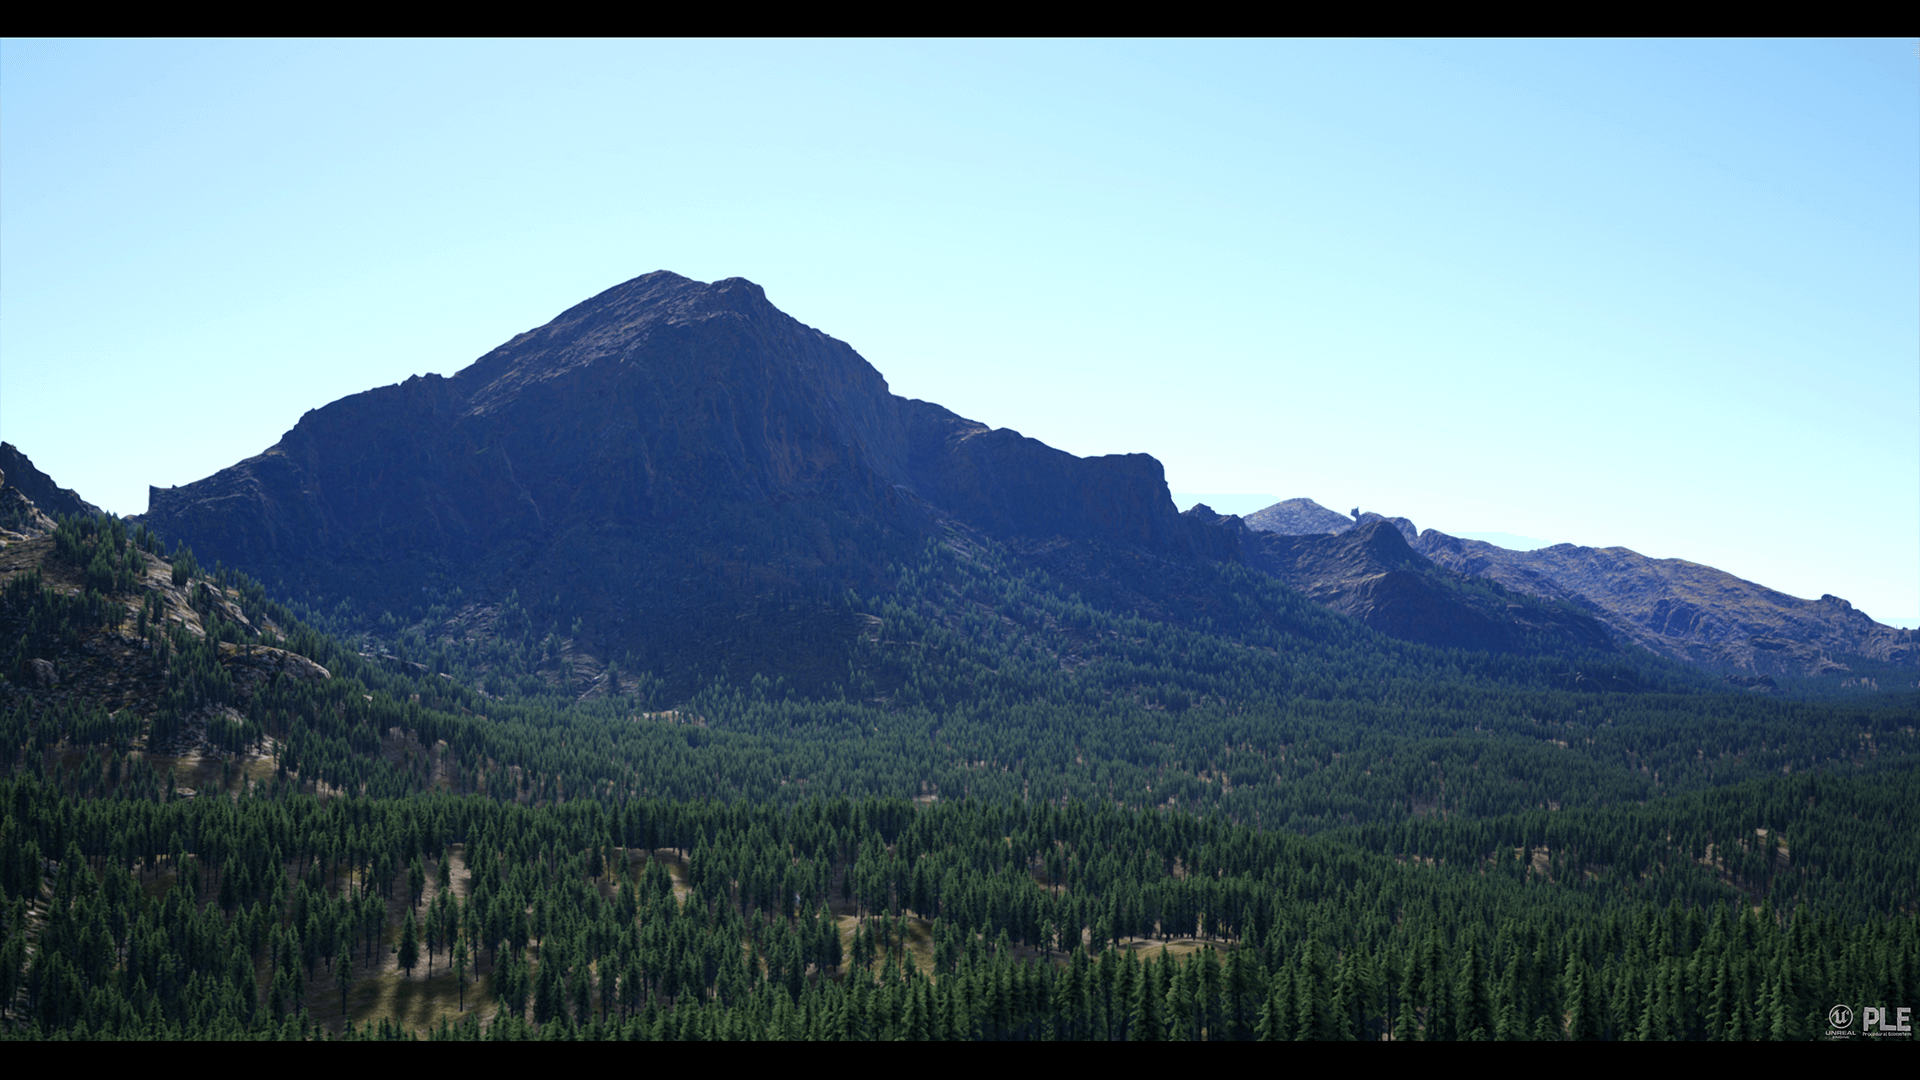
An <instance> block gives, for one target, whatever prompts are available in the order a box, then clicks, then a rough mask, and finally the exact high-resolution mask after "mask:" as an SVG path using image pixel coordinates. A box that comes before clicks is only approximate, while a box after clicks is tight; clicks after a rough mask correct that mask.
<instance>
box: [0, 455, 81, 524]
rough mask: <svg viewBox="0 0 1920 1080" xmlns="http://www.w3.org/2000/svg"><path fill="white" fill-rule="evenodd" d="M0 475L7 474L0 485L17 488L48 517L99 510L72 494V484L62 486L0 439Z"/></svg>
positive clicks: (25, 456)
mask: <svg viewBox="0 0 1920 1080" xmlns="http://www.w3.org/2000/svg"><path fill="white" fill-rule="evenodd" d="M0 475H4V476H5V478H6V479H5V481H4V482H0V487H5V488H12V489H13V490H15V491H17V492H19V493H20V494H21V495H22V496H25V497H26V498H27V499H29V500H31V501H32V502H33V504H34V505H35V506H37V507H39V509H40V511H41V512H42V513H44V514H46V515H47V516H48V517H59V516H60V515H62V514H67V515H77V514H86V515H93V514H98V513H99V512H100V508H99V507H97V506H95V505H93V504H92V503H90V502H88V501H87V500H85V499H82V498H81V497H80V496H79V495H76V494H74V492H73V490H72V489H71V488H63V487H61V486H60V485H59V484H56V483H54V482H53V477H51V476H48V475H47V474H46V473H43V472H41V471H40V470H39V469H36V468H34V466H33V462H32V461H30V460H28V458H27V455H25V454H23V453H21V452H20V449H19V447H16V446H14V445H13V444H12V443H10V442H0Z"/></svg>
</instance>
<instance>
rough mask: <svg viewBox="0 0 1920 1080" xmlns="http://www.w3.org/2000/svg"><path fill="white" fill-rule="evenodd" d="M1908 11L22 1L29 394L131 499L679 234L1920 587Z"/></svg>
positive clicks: (5, 405) (1885, 594)
mask: <svg viewBox="0 0 1920 1080" xmlns="http://www.w3.org/2000/svg"><path fill="white" fill-rule="evenodd" d="M1917 82H1920V57H1917V56H1916V46H1915V42H1914V41H1912V40H1894V41H1747V40H1742V41H1671V42H1668V41H1628V42H1617V41H1595V42H1588V41H1544V42H1527V41H1506V40H1502V41H1491V42H1476V41H1451V40H1450V41H1372V40H1369V41H1346V42H1340V41H1336V42H1312V41H1284V42H1198V41H1179V42H1166V43H1162V42H1150V41H1125V42H1085V43H1081V42H1060V41H1046V42H958V43H943V42H917V41H916V42H892V43H890V42H878V41H857V42H844V43H843V42H821V41H806V42H734V41H728V42H717V43H704V42H657V41H647V42H611V41H591V42H554V41H539V42H526V43H521V42H504V41H459V42H447V43H436V42H421V41H398V42H304V41H303V42H244V41H217V42H204V43H202V42H191V41H134V42H113V41H82V42H62V41H31V40H8V41H5V42H4V43H0V437H4V438H5V439H7V440H9V441H12V442H14V443H16V444H18V445H19V446H20V447H21V448H22V449H23V450H25V451H26V452H27V453H28V454H29V455H30V456H31V457H32V458H33V459H34V461H35V462H36V463H37V464H39V465H40V466H41V467H42V468H43V469H45V470H47V471H48V472H50V473H51V474H52V475H53V476H54V477H55V478H56V479H58V480H59V481H60V482H61V483H63V484H66V485H68V486H71V487H74V488H76V489H78V490H79V491H80V493H81V494H82V495H84V496H85V497H87V498H89V499H91V500H93V501H94V502H97V503H99V504H101V505H102V506H105V507H107V508H109V509H112V510H115V511H118V512H120V513H138V512H140V511H142V510H144V509H145V507H146V486H147V485H148V484H157V485H167V484H179V483H186V482H189V481H192V480H196V479H199V478H200V477H203V476H206V475H208V474H210V473H212V472H214V471H216V470H218V469H220V468H222V467H224V466H226V465H229V464H232V463H233V462H235V461H237V460H239V459H241V458H244V457H247V456H250V455H252V454H255V453H258V452H259V451H260V450H262V449H264V448H266V447H267V446H270V445H272V444H273V443H274V442H275V441H277V440H278V438H279V436H280V434H281V433H282V432H283V431H285V430H286V429H287V428H288V427H290V426H291V425H292V424H293V423H294V422H295V421H296V420H297V419H299V417H300V414H301V413H302V412H304V411H305V410H307V409H310V408H314V407H317V406H319V405H322V404H325V403H326V402H328V401H331V400H333V399H335V398H338V397H341V396H344V395H346V394H351V393H355V392H357V391H360V390H364V389H367V388H369V387H372V386H377V385H382V384H386V383H393V382H398V381H400V380H403V379H405V378H407V377H408V376H410V375H414V374H418V373H423V372H429V371H433V372H441V373H451V372H453V371H456V370H458V369H459V368H461V367H463V366H465V365H466V364H467V363H469V362H471V361H472V360H473V359H474V358H476V357H478V356H479V355H480V354H482V353H483V352H485V351H487V350H488V349H490V348H492V347H493V346H495V345H497V344H499V343H500V342H501V341H503V340H505V339H507V338H508V337H510V336H512V335H513V334H515V333H518V332H520V331H522V330H526V329H529V328H531V327H534V326H537V325H539V324H541V323H543V322H545V321H546V320H548V319H549V318H551V317H552V316H554V315H555V314H557V313H559V312H560V311H561V310H562V309H564V308H566V307H568V306H569V305H571V304H573V303H576V302H578V301H579V300H581V299H584V298H585V297H587V296H589V295H591V294H593V293H595V292H598V291H599V290H601V289H605V288H607V287H608V286H611V285H614V284H616V283H618V282H620V281H624V280H626V279H628V278H630V277H633V276H635V275H638V274H642V273H646V272H648V271H651V270H655V269H662V268H664V269H669V270H674V271H676V272H679V273H682V274H686V275H688V276H690V277H694V278H699V279H702V280H713V279H716V278H721V277H730V276H736V275H737V276H742V277H747V278H751V279H752V280H754V281H756V282H759V283H760V284H761V285H763V286H764V287H765V288H766V291H767V295H768V296H769V298H771V299H772V300H773V302H774V303H775V304H777V305H779V306H780V307H781V308H782V309H784V310H786V311H787V312H789V313H790V314H792V315H794V316H795V317H796V318H798V319H800V320H801V321H802V322H805V323H808V324H810V325H813V326H816V327H819V328H821V329H823V330H825V331H826V332H828V333H830V334H832V335H834V336H836V337H839V338H841V339H843V340H845V341H847V342H849V343H851V344H852V345H853V346H854V347H855V348H856V349H858V350H859V351H860V352H861V354H862V355H864V356H865V357H866V358H867V359H868V360H869V361H871V362H872V363H873V364H874V366H876V367H877V368H879V369H880V371H881V372H882V373H883V374H884V375H886V377H887V378H888V380H889V381H890V383H891V384H892V386H893V388H894V390H895V392H897V393H901V394H905V395H908V396H913V397H921V398H927V399H929V400H933V401H938V402H940V403H942V404H944V405H946V406H948V407H950V408H952V409H954V410H955V411H957V412H959V413H961V414H963V415H966V416H970V417H973V418H976V419H979V420H982V421H985V422H988V423H991V424H995V425H998V426H1003V427H1011V428H1016V429H1018V430H1020V431H1021V432H1023V433H1025V434H1028V435H1031V436H1033V437H1035V438H1039V439H1042V440H1044V441H1046V442H1048V443H1051V444H1052V445H1055V446H1058V447H1061V448H1063V449H1065V450H1069V451H1072V452H1074V453H1077V454H1102V453H1114V452H1127V451H1145V452H1148V453H1151V454H1153V455H1155V456H1156V457H1158V458H1159V459H1160V460H1161V461H1162V462H1164V463H1165V465H1166V468H1167V477H1168V480H1169V482H1170V485H1171V486H1172V488H1173V489H1174V490H1176V491H1185V492H1227V493H1236V492H1237V493H1254V492H1265V493H1271V494H1274V495H1276V496H1279V497H1292V496H1299V495H1304V496H1308V497H1311V498H1314V499H1316V500H1318V501H1320V502H1321V503H1323V504H1325V505H1327V506H1330V507H1333V508H1335V509H1338V510H1341V511H1345V510H1347V509H1349V508H1350V507H1352V506H1355V505H1358V506H1360V507H1362V508H1364V509H1370V510H1378V511H1380V512H1383V513H1388V514H1403V515H1406V516H1408V517H1410V518H1412V519H1413V520H1414V521H1415V522H1416V523H1418V524H1419V525H1420V526H1422V527H1434V528H1440V529H1445V530H1447V531H1449V532H1472V531H1489V530H1501V531H1505V532H1510V533H1515V534H1520V535H1524V536H1533V537H1539V538H1542V539H1545V540H1549V541H1571V542H1577V543H1585V544H1595V545H1612V544H1618V545H1624V546H1627V547H1631V548H1633V549H1635V550H1637V551H1641V552H1644V553H1646V554H1648V555H1654V556H1659V557H1680V558H1687V559H1691V560H1693V561H1696V562H1702V563H1708V564H1711V565H1714V566H1719V567H1721V568H1723V569H1726V570H1729V571H1732V572H1734V573H1737V574H1739V575H1741V576H1743V577H1747V578H1751V579H1753V580H1756V581H1760V582H1762V583H1765V584H1767V585H1770V586H1772V587H1774V588H1778V589H1781V590H1783V591H1785V592H1789V593H1793V594H1795V595H1800V596H1818V595H1820V594H1821V593H1824V592H1831V593H1835V594H1837V595H1840V596H1844V597H1846V598H1848V599H1849V600H1852V601H1853V602H1854V604H1855V605H1856V606H1858V607H1861V608H1862V609H1864V610H1866V611H1867V612H1868V613H1869V614H1871V615H1873V616H1875V617H1877V618H1880V619H1882V620H1883V621H1891V620H1895V619H1899V620H1912V619H1914V618H1916V617H1920V268H1917V263H1920V255H1917V254H1916V252H1917V251H1920V194H1917V193H1920V94H1916V83H1917Z"/></svg>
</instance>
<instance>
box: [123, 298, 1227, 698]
mask: <svg viewBox="0 0 1920 1080" xmlns="http://www.w3.org/2000/svg"><path fill="white" fill-rule="evenodd" d="M144 520H145V522H146V523H147V524H148V525H150V526H151V527H152V528H154V529H155V530H156V531H158V532H160V533H162V534H163V535H165V536H167V537H169V538H170V539H174V540H177V541H184V542H186V543H188V544H190V545H191V546H192V547H193V548H194V550H195V552H196V553H197V555H198V556H199V558H200V559H201V561H202V562H205V563H209V564H211V563H213V562H215V561H216V560H218V561H221V562H224V563H226V564H229V565H233V566H237V567H241V568H244V569H245V570H247V571H248V572H249V573H251V574H252V575H254V576H255V577H257V578H259V579H261V580H262V581H264V582H267V583H269V584H270V585H271V584H279V585H282V586H284V587H285V588H287V589H289V590H292V591H293V592H295V593H298V594H301V595H306V596H315V597H318V596H325V597H328V598H330V599H331V598H346V599H351V600H352V601H353V602H355V603H357V604H359V605H361V606H362V607H364V608H365V609H366V610H368V611H369V612H378V611H381V610H383V609H384V610H388V611H395V612H397V613H398V614H400V615H402V616H404V615H405V614H406V613H407V612H408V611H409V610H410V609H413V608H419V607H426V606H428V605H430V604H432V603H434V602H436V601H441V602H447V603H449V604H452V605H454V606H458V604H459V601H458V600H457V599H454V600H449V599H447V598H449V597H455V596H464V595H465V594H466V593H468V592H472V593H474V594H475V597H472V598H469V601H468V602H469V603H473V604H479V603H480V600H481V599H484V600H485V601H486V602H488V603H493V604H496V605H497V604H498V603H499V602H500V601H502V600H503V599H504V598H506V597H508V596H510V595H511V596H513V597H515V598H517V600H518V601H519V602H521V603H523V604H525V605H527V606H528V607H529V608H530V609H531V611H532V613H533V616H534V618H535V620H536V622H537V624H538V625H537V626H536V633H537V631H538V630H541V629H549V628H558V629H559V630H560V631H561V632H564V631H565V630H566V629H568V628H569V627H571V626H574V625H575V624H576V621H577V625H578V627H579V629H580V631H583V632H584V633H585V636H586V637H587V638H589V639H590V640H591V641H592V649H593V651H595V652H598V653H601V654H602V655H605V656H614V655H619V654H623V653H631V654H633V655H634V656H635V657H636V659H637V660H639V661H640V662H642V663H644V664H647V665H648V666H650V667H655V668H661V669H668V670H673V669H687V671H688V672H689V675H688V678H689V679H691V680H693V681H699V680H700V679H704V678H705V676H706V674H709V673H711V670H712V668H713V667H714V665H715V664H716V663H722V662H724V660H725V659H726V658H727V657H743V658H747V659H751V660H752V661H753V663H754V664H755V665H756V666H759V667H763V668H766V669H768V670H770V671H779V672H781V673H784V674H788V675H792V676H799V675H802V674H804V673H805V672H807V671H809V670H815V669H821V668H825V669H834V668H837V669H838V670H842V671H844V669H845V664H844V662H841V661H838V660H836V659H834V658H835V656H836V655H838V652H839V651H840V650H842V649H843V648H844V647H845V646H846V645H847V644H848V643H849V642H850V641H851V640H852V638H853V636H854V635H855V634H856V633H857V632H858V630H859V625H858V622H857V620H853V619H852V618H851V617H850V616H848V615H846V614H845V613H835V612H834V611H833V610H832V609H831V606H830V605H828V604H826V603H824V600H823V598H825V599H831V598H833V597H835V596H837V595H838V594H839V593H840V592H842V591H844V590H845V589H848V588H853V589H856V590H861V589H865V590H871V589H873V588H875V587H876V586H877V585H878V584H879V583H880V582H881V580H882V578H883V576H884V571H885V567H886V565H887V564H888V563H890V562H897V561H903V560H905V559H908V558H911V557H914V556H915V555H916V554H917V552H918V551H919V549H920V547H921V546H922V544H923V542H924V540H925V539H926V538H927V537H930V536H933V535H935V534H937V533H938V532H939V531H940V530H941V528H942V527H943V524H944V523H946V522H948V521H957V522H959V523H961V524H963V525H964V526H965V527H966V528H969V529H973V530H977V531H979V532H980V533H982V534H984V535H987V536H991V537H995V538H998V539H1002V540H1008V541H1015V540H1019V541H1024V542H1027V543H1029V545H1030V546H1031V545H1036V544H1037V545H1041V546H1049V545H1050V546H1053V547H1058V546H1060V545H1073V544H1076V543H1081V542H1092V543H1094V544H1096V545H1100V544H1106V545H1117V546H1119V547H1122V548H1125V549H1127V550H1130V551H1142V552H1148V553H1152V554H1153V555H1155V556H1158V557H1164V558H1173V559H1188V558H1192V557H1193V556H1194V555H1195V547H1194V541H1193V538H1192V537H1191V536H1190V535H1189V531H1188V529H1187V527H1186V525H1185V524H1184V523H1183V522H1182V520H1181V518H1180V517H1179V515H1178V514H1177V513H1176V511H1175V509H1174V506H1173V503H1172V499H1171V497H1170V496H1169V495H1168V493H1167V488H1166V483H1165V479H1164V475H1163V472H1162V469H1161V466H1160V463H1159V462H1158V461H1156V460H1154V459H1153V458H1152V457H1149V456H1148V455H1145V454H1126V455H1111V456H1107V457H1095V458H1078V457H1074V456H1072V455H1070V454H1066V453H1064V452H1062V451H1059V450H1055V449H1053V448H1051V447H1048V446H1046V445H1045V444H1043V443H1040V442H1038V441H1036V440H1033V439H1029V438H1025V437H1023V436H1022V435H1020V434H1019V433H1018V432H1014V431H1008V430H1004V429H993V428H989V427H988V426H986V425H984V424H981V423H977V422H975V421H972V420H968V419H965V418H963V417H960V416H957V415H955V414H953V413H952V412H950V411H948V410H946V409H943V408H941V407H940V406H938V405H934V404H931V403H928V402H923V401H917V400H909V399H905V398H901V397H898V396H895V395H894V394H892V393H890V392H889V390H888V388H887V384H886V380H885V379H883V378H882V377H881V376H880V373H879V372H877V371H875V370H874V368H873V367H872V366H871V365H870V364H868V363H867V362H866V361H865V360H864V359H862V358H861V357H860V356H859V355H858V354H857V353H855V352H854V350H853V349H852V348H850V347H849V346H848V345H847V344H846V343H844V342H841V341H838V340H836V339H834V338H832V337H829V336H828V335H826V334H824V333H821V332H820V331H818V330H815V329H813V328H811V327H808V326H805V325H803V324H801V323H800V322H798V321H796V320H795V319H793V318H792V317H790V316H788V315H786V314H784V313H783V312H781V311H779V310H778V309H776V308H775V307H774V306H773V305H772V304H771V303H769V302H768V300H767V298H766V295H765V293H764V292H763V291H762V290H761V288H760V287H759V286H758V285H755V284H753V283H752V282H749V281H746V280H744V279H741V278H729V279H726V280H723V281H717V282H714V283H711V284H707V283H702V282H697V281H692V280H689V279H687V278H684V277H681V276H679V275H676V274H672V273H668V272H665V271H661V272H657V273H653V274H648V275H645V276H643V277H639V278H635V279H634V280H632V281H629V282H626V283H625V284H622V285H619V286H616V287H614V288H612V289H609V290H607V291H606V292H603V293H601V294H600V295H598V296H595V297H593V298H592V299H590V300H587V301H585V302H584V303H581V304H579V305H576V306H575V307H573V308H570V309H568V310H567V311H565V312H562V313H561V314H560V315H559V316H558V317H556V318H555V319H553V320H552V321H551V322H549V323H547V324H546V325H544V326H541V327H538V328H536V329H534V330H530V331H528V332H526V333H523V334H520V335H518V336H517V337H515V338H514V339H513V340H511V341H509V342H507V343H505V344H503V345H501V346H500V347H499V348H497V349H494V350H493V351H491V352H489V353H488V354H486V355H485V356H483V357H481V358H480V359H478V360H476V361H475V362H474V363H473V364H471V365H470V366H468V367H467V368H465V369H463V370H462V371H460V372H458V373H457V374H455V375H454V376H452V377H451V378H442V377H440V376H438V375H427V376H423V377H415V378H412V379H409V380H407V381H406V382H405V383H401V384H398V385H393V386H386V387H381V388H379V389H375V390H370V391H367V392H365V393H361V394H356V395H353V396H351V397H348V398H344V399H342V400H340V401H336V402H334V403H332V404H330V405H327V406H325V407H323V408H320V409H316V410H314V411H311V412H309V413H307V414H306V415H305V416H303V417H302V418H301V419H300V421H299V423H298V424H296V425H295V426H294V428H293V429H292V430H291V431H289V432H287V433H286V434H285V435H284V436H283V437H282V438H281V439H280V441H279V442H278V443H277V444H275V445H274V446H272V447H270V448H268V449H267V450H266V451H265V452H263V453H261V454H259V455H257V456H255V457H252V458H249V459H247V460H245V461H242V462H240V463H238V464H236V465H234V466H232V467H230V468H227V469H224V470H222V471H220V472H219V473H217V474H215V475H214V476H212V477H209V478H207V479H205V480H201V481H199V482H197V483H193V484H188V485H185V486H182V487H175V488H164V489H162V488H155V489H152V491H151V492H150V495H149V509H148V512H147V514H146V515H145V518H144ZM455 590H459V592H458V593H456V592H455ZM548 598H553V599H552V600H551V601H549V599H548ZM492 610H493V609H490V608H486V607H485V606H484V605H481V606H479V607H476V608H475V610H474V612H473V615H474V618H475V621H476V622H480V623H484V622H486V621H487V620H488V619H489V618H491V617H492V616H491V615H490V614H489V612H490V611H492ZM575 636H579V634H578V633H576V634H575ZM695 669H697V670H695Z"/></svg>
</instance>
